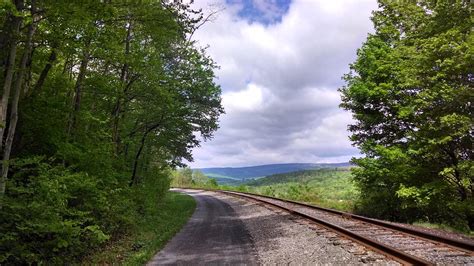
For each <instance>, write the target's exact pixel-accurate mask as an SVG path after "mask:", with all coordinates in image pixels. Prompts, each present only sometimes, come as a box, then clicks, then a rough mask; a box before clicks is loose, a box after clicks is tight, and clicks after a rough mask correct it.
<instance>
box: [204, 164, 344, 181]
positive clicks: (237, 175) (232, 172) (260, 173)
mask: <svg viewBox="0 0 474 266" xmlns="http://www.w3.org/2000/svg"><path fill="white" fill-rule="evenodd" d="M350 165H351V164H350V163H286V164H267V165H257V166H247V167H218V168H200V169H197V170H201V171H202V172H203V173H204V174H205V175H206V176H208V177H210V178H216V180H217V181H218V183H220V184H232V185H235V184H239V183H243V182H246V181H250V180H251V179H258V178H261V177H265V176H269V175H274V174H281V173H289V172H295V171H302V170H311V169H321V168H337V167H347V166H350Z"/></svg>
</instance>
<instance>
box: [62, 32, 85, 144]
mask: <svg viewBox="0 0 474 266" xmlns="http://www.w3.org/2000/svg"><path fill="white" fill-rule="evenodd" d="M89 45H90V42H89V41H88V42H87V44H86V47H85V48H84V58H82V60H81V65H80V67H79V74H78V76H77V80H76V85H75V86H74V99H73V103H72V105H73V109H72V112H71V114H70V116H69V123H68V128H67V136H68V137H70V136H72V133H73V130H74V129H75V128H76V123H77V115H78V113H79V111H80V109H81V98H82V97H81V96H82V86H83V84H84V78H85V76H86V71H87V65H88V64H89V59H90V55H89Z"/></svg>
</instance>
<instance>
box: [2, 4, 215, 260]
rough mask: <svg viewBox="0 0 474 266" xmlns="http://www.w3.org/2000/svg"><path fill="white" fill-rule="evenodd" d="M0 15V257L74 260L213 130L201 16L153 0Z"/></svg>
mask: <svg viewBox="0 0 474 266" xmlns="http://www.w3.org/2000/svg"><path fill="white" fill-rule="evenodd" d="M0 14H1V17H0V23H1V31H0V47H1V49H0V54H1V57H0V68H1V73H2V75H1V76H0V83H1V85H2V91H1V101H0V125H1V126H0V137H1V141H0V143H1V145H0V152H1V154H2V155H1V156H2V175H1V177H0V198H1V201H0V208H1V210H0V224H1V225H2V226H1V227H0V263H2V264H3V263H34V262H40V261H43V262H50V263H59V264H61V263H63V262H66V261H73V260H77V259H80V258H81V257H82V256H83V255H84V254H86V253H87V252H89V251H90V250H92V249H93V248H94V247H96V246H99V245H100V244H101V243H103V242H104V241H106V240H107V239H109V238H110V237H111V236H114V235H116V234H119V233H120V232H123V231H125V230H126V229H127V226H130V225H131V224H132V223H133V219H136V218H134V217H139V216H140V215H144V214H145V213H146V210H147V205H150V204H152V205H153V204H154V202H156V201H158V200H160V198H161V197H162V195H163V194H164V193H165V191H166V190H167V189H168V186H169V179H168V177H167V174H166V171H167V169H168V168H169V167H174V166H180V165H183V159H186V160H189V161H191V160H192V155H191V150H192V148H194V147H196V146H198V145H199V142H200V140H199V139H198V137H197V136H196V134H200V135H201V136H202V137H203V139H208V138H210V137H212V134H213V132H214V131H215V130H216V129H217V127H218V125H217V122H218V117H219V115H220V114H221V113H223V108H222V106H221V97H220V93H221V91H220V88H219V86H218V85H216V84H215V83H214V81H213V80H214V69H215V68H216V65H215V63H214V62H213V61H212V59H211V58H210V57H208V56H207V55H206V53H205V51H204V50H203V49H202V48H200V47H199V46H197V45H196V43H195V42H193V41H192V38H191V36H192V33H193V32H194V31H195V30H196V29H197V28H198V27H199V25H202V22H203V16H202V14H201V12H200V11H196V10H192V9H191V8H190V6H189V5H188V4H184V3H183V2H182V1H159V0H156V1H138V2H134V1H85V2H84V1H79V2H74V1H72V2H71V1H47V0H46V1H37V0H13V1H3V2H2V3H1V4H0ZM145 195H147V196H146V197H145Z"/></svg>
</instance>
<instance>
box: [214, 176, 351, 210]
mask: <svg viewBox="0 0 474 266" xmlns="http://www.w3.org/2000/svg"><path fill="white" fill-rule="evenodd" d="M221 188H223V189H228V190H238V191H243V192H252V193H256V194H261V195H267V196H272V197H277V198H282V199H290V200H296V201H301V202H306V203H310V204H314V205H318V206H321V207H326V208H333V209H338V210H342V211H348V212H351V211H352V210H353V207H354V204H355V201H356V200H357V197H358V196H359V192H358V190H357V189H356V186H355V184H354V183H353V181H352V176H351V172H350V169H349V168H337V169H334V168H332V169H318V170H305V171H298V172H291V173H285V174H276V175H272V176H268V177H265V178H262V179H259V180H255V181H252V182H249V185H240V186H238V187H235V186H221Z"/></svg>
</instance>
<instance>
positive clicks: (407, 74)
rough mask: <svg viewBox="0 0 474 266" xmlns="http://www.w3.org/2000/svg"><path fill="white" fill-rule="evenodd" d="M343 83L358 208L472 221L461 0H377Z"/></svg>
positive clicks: (467, 20)
mask: <svg viewBox="0 0 474 266" xmlns="http://www.w3.org/2000/svg"><path fill="white" fill-rule="evenodd" d="M379 7H380V8H379V10H378V11H376V12H374V14H373V18H372V20H373V23H374V26H375V33H374V34H370V35H369V37H368V38H367V41H366V42H365V43H364V45H363V46H362V48H360V49H359V51H358V57H357V60H356V61H355V63H353V64H352V65H351V69H352V71H351V72H350V73H349V74H348V75H347V76H346V81H347V86H346V87H344V88H342V89H341V92H342V95H343V97H342V99H343V103H342V107H343V108H345V109H347V110H350V111H352V112H353V114H354V118H355V124H353V125H351V126H350V127H349V129H350V131H352V133H353V135H352V140H353V142H354V143H355V145H357V146H358V147H360V149H361V150H362V151H363V153H364V154H365V157H364V158H361V159H354V160H353V162H354V163H356V164H357V165H358V166H360V168H354V169H355V170H354V175H355V180H356V181H357V184H358V186H359V187H360V189H361V193H362V194H361V195H362V196H361V201H360V203H359V209H358V210H359V212H362V213H364V214H368V215H373V216H377V217H382V218H389V219H394V220H399V221H415V220H425V221H428V222H441V223H449V224H451V225H454V226H457V227H458V228H465V229H466V228H467V227H470V228H471V229H473V228H474V163H473V159H474V152H473V150H474V149H473V135H474V112H473V111H474V110H473V106H472V100H473V99H474V89H473V85H474V84H473V83H474V73H473V70H474V37H473V34H472V21H473V13H472V11H473V8H472V1H469V0H453V1H451V0H417V1H389V0H380V1H379Z"/></svg>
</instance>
